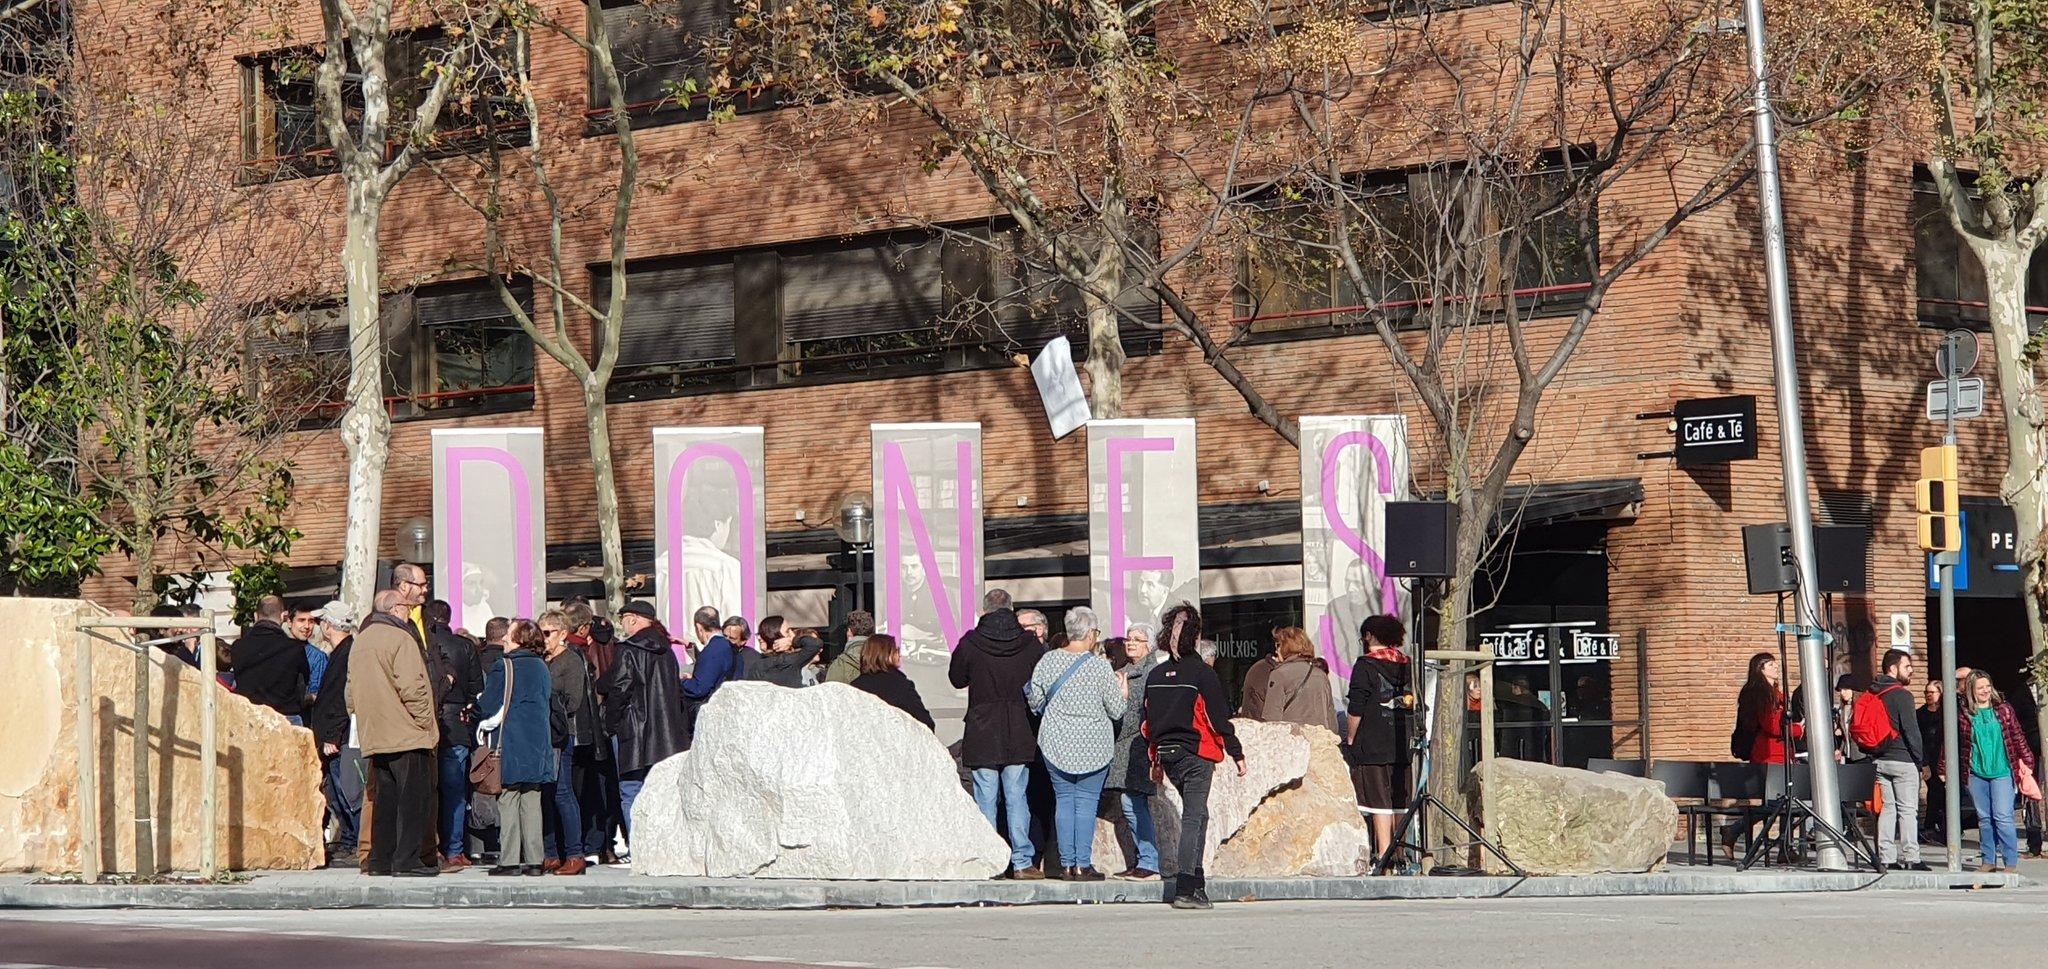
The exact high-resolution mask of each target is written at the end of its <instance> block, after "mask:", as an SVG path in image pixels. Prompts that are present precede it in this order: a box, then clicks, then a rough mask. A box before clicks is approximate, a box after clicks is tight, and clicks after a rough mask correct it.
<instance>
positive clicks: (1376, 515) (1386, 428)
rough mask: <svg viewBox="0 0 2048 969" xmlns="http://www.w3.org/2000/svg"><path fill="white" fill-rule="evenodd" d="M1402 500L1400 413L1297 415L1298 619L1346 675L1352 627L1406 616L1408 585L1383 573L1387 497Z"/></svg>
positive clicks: (1354, 646)
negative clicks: (1385, 615) (1389, 616)
mask: <svg viewBox="0 0 2048 969" xmlns="http://www.w3.org/2000/svg"><path fill="white" fill-rule="evenodd" d="M1407 498H1408V423H1407V419H1406V418H1405V417H1401V416H1399V415H1393V416H1376V417H1303V418H1302V419H1301V572H1302V576H1301V579H1302V585H1301V589H1302V619H1303V621H1304V622H1306V623H1307V624H1308V632H1309V635H1310V636H1311V637H1313V638H1314V639H1315V642H1316V649H1317V651H1318V652H1319V653H1320V654H1321V655H1322V657H1323V659H1325V660H1327V661H1328V662H1329V664H1330V670H1331V672H1332V673H1334V674H1336V675H1337V676H1338V677H1340V678H1343V679H1349V678H1350V676H1351V664H1352V663H1354V662H1356V661H1357V659H1358V656H1359V654H1360V652H1362V649H1361V645H1360V642H1359V626H1360V625H1361V624H1362V623H1364V621H1365V619H1366V618H1367V617H1368V616H1374V615H1378V614H1380V613H1391V614H1393V615H1395V616H1398V617H1400V618H1401V621H1402V622H1404V623H1405V622H1407V621H1408V589H1407V587H1406V585H1405V584H1404V583H1402V582H1400V581H1397V580H1395V579H1393V578H1390V577H1389V576H1388V575H1387V565H1386V548H1387V534H1386V511H1387V502H1389V501H1405V500H1407Z"/></svg>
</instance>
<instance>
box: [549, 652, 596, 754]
mask: <svg viewBox="0 0 2048 969" xmlns="http://www.w3.org/2000/svg"><path fill="white" fill-rule="evenodd" d="M547 664H548V682H549V685H550V686H552V687H553V689H554V692H553V694H552V695H551V699H552V702H553V703H554V708H555V712H556V717H555V720H556V721H557V722H559V723H561V724H562V725H563V726H565V727H567V728H568V736H566V737H564V738H561V739H562V741H564V742H565V743H566V744H567V745H568V746H573V747H587V746H590V745H591V744H593V743H596V742H597V724H596V722H595V721H596V714H597V710H596V709H595V707H594V706H593V705H592V704H591V702H590V664H589V663H588V662H586V661H585V660H584V659H583V654H582V653H579V652H577V651H575V650H573V649H564V650H562V651H561V652H559V653H556V654H555V658H554V659H551V660H548V661H547ZM556 746H558V747H559V746H563V744H561V743H558V744H557V745H556Z"/></svg>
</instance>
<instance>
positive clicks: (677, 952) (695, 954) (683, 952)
mask: <svg viewBox="0 0 2048 969" xmlns="http://www.w3.org/2000/svg"><path fill="white" fill-rule="evenodd" d="M649 955H657V956H687V957H692V958H697V959H709V958H712V954H711V953H709V952H704V951H701V950H698V949H656V950H655V951H653V952H651V953H649Z"/></svg>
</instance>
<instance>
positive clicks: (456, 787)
mask: <svg viewBox="0 0 2048 969" xmlns="http://www.w3.org/2000/svg"><path fill="white" fill-rule="evenodd" d="M468 827H469V748H468V747H465V746H462V745H459V744H457V745H451V746H449V747H448V748H447V749H445V750H442V751H441V850H442V852H443V853H445V854H451V855H452V854H456V853H457V852H460V851H461V850H462V841H463V835H464V833H465V832H466V831H467V829H468Z"/></svg>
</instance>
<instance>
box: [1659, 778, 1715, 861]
mask: <svg viewBox="0 0 2048 969" xmlns="http://www.w3.org/2000/svg"><path fill="white" fill-rule="evenodd" d="M1709 766H1710V765H1708V764H1704V763H1700V762H1698V761H1691V760H1660V761H1657V762H1656V763H1654V764H1652V765H1650V779H1651V780H1653V781H1662V782H1663V784H1664V795H1665V796H1666V797H1669V798H1671V799H1672V800H1674V801H1679V800H1691V801H1697V802H1699V803H1696V804H1681V805H1679V806H1678V814H1679V816H1680V817H1683V818H1684V819H1685V863H1686V864H1688V865H1696V864H1699V861H1698V857H1697V856H1696V855H1695V854H1694V853H1693V842H1694V841H1695V840H1697V839H1698V835H1699V819H1700V817H1701V816H1702V815H1703V814H1705V813H1706V812H1705V810H1704V809H1705V808H1706V806H1707V804H1706V802H1707V800H1708V798H1709V797H1711V796H1712V792H1711V791H1710V789H1709V784H1708V779H1707V768H1708V767H1709ZM1707 863H1708V864H1712V863H1713V853H1712V852H1711V851H1709V852H1708V854H1707Z"/></svg>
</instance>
